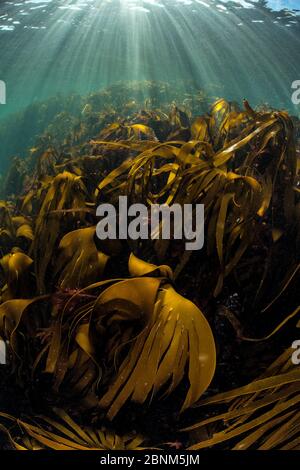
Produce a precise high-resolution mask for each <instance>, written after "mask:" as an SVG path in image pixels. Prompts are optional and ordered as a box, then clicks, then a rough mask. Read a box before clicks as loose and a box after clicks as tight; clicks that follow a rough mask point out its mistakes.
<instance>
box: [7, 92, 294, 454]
mask: <svg viewBox="0 0 300 470" xmlns="http://www.w3.org/2000/svg"><path fill="white" fill-rule="evenodd" d="M149 86H151V87H152V88H153V87H154V85H153V84H149ZM157 87H158V89H160V90H162V89H163V85H162V84H159V85H157ZM133 90H134V91H132V93H133V94H132V96H131V98H130V99H129V100H128V102H127V104H126V103H124V98H122V96H123V93H124V88H122V87H119V88H118V87H115V88H114V89H113V90H109V91H106V92H100V93H99V94H94V95H92V96H91V97H90V98H89V101H88V102H87V103H85V104H84V106H83V107H82V109H81V112H80V116H77V119H75V118H73V117H72V116H68V114H66V113H61V112H60V113H59V114H58V115H57V116H56V118H55V119H53V120H52V122H51V123H50V124H49V125H48V130H47V132H45V133H44V135H43V136H41V138H38V139H37V141H36V143H35V146H34V147H33V148H31V150H30V152H29V154H28V156H27V158H25V159H24V160H22V165H21V167H22V168H23V169H24V175H23V176H22V178H23V183H22V184H20V185H19V186H14V188H15V191H14V194H12V193H11V190H9V191H8V193H7V200H6V201H2V202H1V203H0V240H1V256H2V258H1V260H0V270H1V273H0V274H1V276H0V282H1V292H0V295H1V304H0V334H1V337H2V338H3V339H4V340H5V341H7V342H8V344H9V368H10V370H11V374H12V377H13V380H14V383H15V384H16V386H18V387H20V388H21V389H23V390H27V392H28V394H29V397H38V396H43V397H44V399H45V400H44V402H45V403H44V405H43V409H42V414H43V416H44V418H43V419H42V420H41V423H39V424H38V425H32V424H30V422H29V421H28V420H23V419H21V420H20V419H19V418H12V417H11V416H9V415H8V414H7V413H2V414H1V416H2V417H3V420H4V422H5V423H6V424H5V428H4V429H6V431H7V432H8V436H9V441H10V443H11V444H12V445H13V447H14V448H16V449H21V448H28V449H33V450H35V449H40V448H50V449H61V448H65V447H69V448H74V449H76V448H77V449H79V448H80V449H82V448H84V449H89V448H94V447H96V448H109V449H111V448H122V449H124V448H130V449H132V448H140V446H141V444H142V443H143V442H144V441H143V439H144V438H141V439H140V438H138V437H134V436H133V434H132V433H133V428H132V429H127V427H130V420H129V422H128V421H126V424H125V426H126V429H125V430H124V420H123V418H122V416H123V413H124V412H125V411H126V410H127V411H126V413H127V414H128V413H129V414H131V416H132V417H133V419H134V420H135V423H136V420H137V421H138V422H139V419H141V421H143V419H142V417H143V416H144V414H145V413H147V412H148V411H147V410H153V409H155V407H158V409H162V410H163V411H162V413H163V414H165V415H166V419H167V421H168V420H169V427H168V429H167V431H166V434H163V436H162V438H161V442H159V436H154V435H151V434H149V432H147V429H145V426H143V424H142V423H139V424H138V427H139V431H141V432H139V434H142V435H145V442H147V445H148V444H149V445H150V447H154V446H156V447H157V446H158V445H159V444H161V446H162V447H163V446H164V444H163V442H164V441H165V440H166V439H168V440H169V441H170V440H172V439H173V437H175V438H176V439H179V440H180V441H181V442H182V441H184V442H185V447H186V448H188V449H201V448H206V447H211V446H214V445H218V446H222V445H223V446H224V447H225V448H228V447H226V446H231V443H232V442H233V444H232V446H231V447H232V448H239V449H244V448H257V449H258V448H262V449H264V448H299V442H298V441H299V435H298V429H299V413H298V412H297V410H296V407H297V403H298V401H299V386H298V382H299V378H300V373H299V370H298V369H297V368H296V367H295V366H293V365H292V363H291V350H290V345H291V343H292V342H293V341H294V339H295V336H296V335H297V330H296V325H295V322H296V320H297V317H299V307H298V302H299V299H298V298H297V282H298V280H299V279H298V271H299V241H300V238H299V188H298V184H297V181H298V177H299V150H297V148H296V143H297V140H296V139H297V126H298V127H299V125H298V121H297V120H296V118H293V119H292V118H291V117H290V116H289V115H288V113H287V112H285V111H276V110H273V109H269V108H268V107H267V106H264V107H261V108H257V109H253V108H252V107H251V106H250V104H249V103H248V102H247V101H246V100H245V101H244V103H243V107H239V105H238V104H237V103H231V102H227V101H226V100H225V99H218V100H217V101H215V102H214V104H213V105H212V106H211V107H210V109H207V111H205V112H203V111H200V114H198V113H197V104H195V103H198V105H199V102H200V101H201V100H203V99H204V98H203V96H204V95H203V94H201V93H199V94H196V95H195V96H192V95H191V97H189V98H188V100H187V98H186V97H184V99H183V100H181V102H178V103H176V101H174V102H173V103H171V104H168V103H167V102H166V103H163V104H162V105H161V106H159V102H154V103H149V102H148V101H146V102H145V101H144V99H143V96H142V95H141V96H139V93H140V88H139V87H137V86H136V85H135V88H133ZM127 91H128V89H127ZM161 93H162V92H161ZM112 96H114V101H113V102H111V100H112ZM199 100H200V101H199ZM109 103H110V105H109ZM191 103H192V105H191ZM125 104H126V106H125ZM201 106H202V105H201ZM120 108H121V109H120ZM198 109H199V106H198ZM122 110H123V112H122ZM61 123H64V125H63V126H62V125H61ZM295 129H296V130H295ZM14 165H15V163H14ZM18 167H20V165H19V166H18ZM22 171H23V170H22ZM10 174H11V175H13V176H10V177H9V179H10V180H11V178H13V177H17V178H19V176H16V169H15V166H14V167H13V169H12V171H11V173H10ZM9 193H10V195H9ZM123 195H126V196H127V197H128V198H129V201H130V202H132V203H133V202H140V203H144V204H146V205H147V207H148V208H151V206H152V205H153V204H156V203H159V204H162V203H165V204H168V205H171V204H174V203H178V204H180V205H182V204H186V203H189V204H199V203H200V204H204V207H205V239H206V243H205V247H204V249H203V250H201V251H199V252H189V251H185V248H184V241H182V242H181V241H178V240H174V239H172V237H171V239H170V240H162V239H157V240H147V241H140V242H139V241H130V240H128V241H100V240H98V239H97V237H96V223H97V218H96V207H97V206H98V205H99V204H100V203H102V202H107V201H109V202H112V203H114V202H116V201H117V200H118V198H119V197H120V196H123ZM9 196H10V197H9ZM237 298H238V308H236V300H235V301H233V299H237ZM221 318H222V322H221V320H220V319H221ZM221 324H222V325H224V324H225V325H226V327H227V328H229V330H230V332H231V333H230V335H231V336H230V341H231V343H232V345H231V346H232V347H233V348H237V350H239V351H240V353H241V354H242V353H243V351H247V354H249V355H251V354H252V356H253V358H254V360H255V355H256V351H257V349H256V348H257V347H262V348H265V349H263V351H265V359H263V364H262V365H261V366H260V368H262V369H263V370H264V371H263V374H262V375H260V376H259V374H258V373H257V372H256V368H255V367H254V368H253V370H252V372H251V374H249V375H247V376H246V377H244V376H243V375H242V374H241V375H239V374H238V373H237V374H236V376H235V384H237V386H236V385H235V386H234V387H228V384H227V385H226V384H224V383H223V382H222V380H221V379H220V365H221V364H222V355H224V345H223V339H222V338H223V337H224V331H223V332H221V330H222V328H221V326H220V325H221ZM226 334H227V333H226ZM222 335H223V336H222ZM226 339H227V343H228V341H229V335H228V336H227V337H226ZM272 341H273V343H272ZM274 344H275V350H274V351H272V352H271V354H270V352H269V351H270V347H271V346H272V345H274ZM258 345H260V346H258ZM270 345H271V346H270ZM227 347H229V345H228V344H226V346H225V348H227ZM276 356H279V359H276ZM273 361H275V362H274V363H273V364H272V362H273ZM248 382H249V384H248V385H245V384H247V383H248ZM170 406H172V407H173V411H172V412H171V411H170V409H169V407H170ZM204 406H205V407H208V408H207V409H208V410H209V411H208V412H207V413H206V415H204V416H205V418H203V408H204ZM217 406H218V407H221V412H220V414H216V409H215V408H216V407H217ZM160 407H161V408H160ZM58 408H59V410H60V411H57V409H58ZM52 409H55V410H56V412H57V413H58V415H59V417H60V419H61V420H62V422H63V424H61V423H59V422H57V421H56V420H55V419H52V418H51V416H52ZM124 410H125V411H124ZM80 412H83V416H84V418H82V419H83V422H82V421H81V418H80V417H79V413H80ZM67 413H69V414H70V416H71V417H70V416H69V414H67ZM169 414H170V416H169ZM174 414H175V416H176V424H174V422H173V423H172V419H173V418H172V417H171V415H172V416H173V415H174ZM195 416H196V418H195ZM197 417H198V420H197ZM76 420H79V424H75V421H76ZM91 420H92V422H93V430H92V429H90V428H89V429H88V430H87V431H86V429H87V424H86V423H90V422H91ZM191 421H192V422H191ZM195 421H196V424H195ZM7 422H9V423H11V424H7ZM14 423H15V424H18V425H19V426H20V427H21V429H22V430H23V431H24V432H25V434H28V438H25V439H24V438H21V437H20V436H18V433H17V431H16V427H15V426H14ZM43 423H44V424H43ZM45 423H47V424H45ZM228 423H229V424H228ZM132 426H133V424H132ZM183 428H184V434H182V429H183ZM49 429H50V430H49ZM103 429H105V431H103ZM107 429H108V431H107ZM287 429H289V433H288V434H287V433H286V430H287ZM168 430H169V436H168V435H167V432H168ZM106 432H107V433H108V434H107V435H106V434H105V433H106ZM186 433H188V434H187V436H188V437H182V436H183V435H186ZM174 434H175V436H174ZM122 435H124V436H125V437H124V438H120V437H118V436H122ZM241 435H242V437H241V440H240V441H238V440H237V439H238V438H240V436H241ZM128 436H129V437H128ZM132 436H133V437H132ZM199 436H200V441H199ZM205 436H206V437H205ZM131 437H132V440H131ZM108 441H109V443H108V444H107V442H108ZM174 441H175V439H174Z"/></svg>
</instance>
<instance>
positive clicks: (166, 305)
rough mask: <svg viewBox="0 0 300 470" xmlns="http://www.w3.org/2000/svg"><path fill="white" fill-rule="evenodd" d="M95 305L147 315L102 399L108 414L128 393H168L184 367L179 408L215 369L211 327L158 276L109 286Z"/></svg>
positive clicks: (143, 396) (140, 396)
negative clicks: (185, 383)
mask: <svg viewBox="0 0 300 470" xmlns="http://www.w3.org/2000/svg"><path fill="white" fill-rule="evenodd" d="M149 266H150V265H148V267H149ZM151 285H152V287H151ZM158 289H159V290H158ZM151 292H152V294H151ZM126 304H127V307H126ZM133 306H134V308H133ZM97 308H101V309H103V312H105V313H104V315H105V314H108V313H109V312H115V316H116V321H117V320H118V318H121V317H120V315H123V318H124V312H126V311H127V316H129V317H130V316H132V314H131V315H130V312H136V313H135V316H137V315H138V312H140V317H141V318H143V317H144V318H145V320H146V323H145V325H144V326H143V328H142V331H141V332H140V333H139V335H138V336H137V338H136V339H135V340H134V341H133V343H132V346H131V347H130V351H129V353H128V355H127V357H126V359H125V360H124V361H123V362H122V364H121V365H120V367H119V370H118V373H117V377H116V378H115V380H114V382H113V384H112V385H111V386H110V387H109V390H108V391H107V393H106V394H105V395H104V396H103V397H102V398H101V400H100V406H101V407H104V408H108V417H109V418H110V419H112V418H113V417H114V416H115V415H116V414H117V413H118V411H119V410H120V408H121V407H122V406H123V405H124V404H125V403H126V401H127V400H128V399H131V400H132V401H135V402H138V403H144V402H145V401H146V400H147V398H148V397H149V396H155V395H156V394H157V393H158V391H159V390H161V389H163V387H165V390H164V393H165V395H169V394H170V393H171V392H172V391H173V390H174V389H175V388H176V387H177V386H178V384H179V383H180V382H181V381H182V380H183V378H184V376H185V370H186V367H188V372H187V376H188V381H189V388H188V391H187V395H186V399H185V401H184V404H183V406H182V410H184V409H186V408H188V407H190V406H191V405H192V404H193V403H195V402H196V401H197V400H198V399H199V397H200V396H201V395H202V393H203V392H204V391H205V390H206V389H207V387H208V386H209V384H210V382H211V379H212V377H213V375H214V371H215V365H216V351H215V344H214V339H213V335H212V332H211V329H210V327H209V325H208V323H207V321H206V319H205V318H204V316H203V314H202V313H201V312H200V310H199V309H198V308H197V307H196V306H195V305H194V304H193V303H192V302H190V301H188V300H187V299H185V298H184V297H182V296H180V295H179V294H177V293H176V292H175V290H174V289H173V288H172V287H171V286H170V285H168V284H165V285H163V284H161V281H160V280H159V279H155V278H147V277H145V278H141V279H132V280H130V281H124V282H123V283H118V284H116V285H114V286H112V287H110V288H108V289H107V290H106V291H104V293H103V294H102V295H101V296H100V297H99V299H98V301H97V304H96V306H95V309H96V310H97ZM107 309H108V310H107ZM118 310H119V313H118ZM112 321H113V317H110V322H112Z"/></svg>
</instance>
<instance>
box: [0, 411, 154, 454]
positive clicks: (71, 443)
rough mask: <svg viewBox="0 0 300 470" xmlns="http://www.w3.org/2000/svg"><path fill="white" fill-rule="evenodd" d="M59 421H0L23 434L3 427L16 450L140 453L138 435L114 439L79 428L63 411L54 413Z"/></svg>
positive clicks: (98, 431) (105, 433) (111, 435)
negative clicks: (134, 451)
mask: <svg viewBox="0 0 300 470" xmlns="http://www.w3.org/2000/svg"><path fill="white" fill-rule="evenodd" d="M54 411H55V413H56V415H57V416H58V418H60V421H56V420H54V419H51V418H47V417H41V418H40V419H39V422H38V423H35V424H31V423H29V422H25V421H23V420H20V419H16V418H14V417H12V416H10V415H7V414H5V413H0V417H1V418H3V419H4V420H7V421H12V422H13V423H15V424H16V425H17V426H18V427H20V428H21V429H22V431H23V433H24V434H25V437H22V438H21V439H20V438H18V437H14V436H13V434H14V432H13V431H12V430H10V431H8V429H7V428H6V427H4V426H1V427H0V428H1V429H2V430H3V431H4V432H6V433H7V435H8V437H9V441H10V443H11V444H12V445H13V447H14V448H15V449H16V450H34V451H37V450H84V451H87V450H88V451H93V450H94V451H95V450H98V451H99V450H103V451H104V450H143V449H145V447H143V446H142V444H143V442H144V438H143V437H142V436H140V435H132V436H131V435H124V436H118V435H116V434H114V433H112V432H110V431H107V430H104V429H97V428H92V427H82V426H79V425H78V424H77V423H76V422H75V421H74V420H73V419H72V418H71V417H70V416H69V415H68V414H67V413H65V412H64V411H63V410H60V409H55V410H54Z"/></svg>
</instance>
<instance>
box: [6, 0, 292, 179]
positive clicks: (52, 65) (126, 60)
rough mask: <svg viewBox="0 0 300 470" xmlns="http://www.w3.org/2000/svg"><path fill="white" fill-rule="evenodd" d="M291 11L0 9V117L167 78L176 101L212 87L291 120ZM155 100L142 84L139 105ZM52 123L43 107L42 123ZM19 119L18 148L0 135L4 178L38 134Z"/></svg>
mask: <svg viewBox="0 0 300 470" xmlns="http://www.w3.org/2000/svg"><path fill="white" fill-rule="evenodd" d="M285 7H287V8H290V9H289V10H288V9H284V8H285ZM295 7H296V5H294V4H293V2H289V1H286V2H284V1H282V2H278V1H270V2H264V1H258V2H256V1H216V0H206V1H200V0H199V1H198V0H194V1H193V0H191V1H185V0H177V1H176V0H161V1H158V0H102V1H99V0H97V1H96V0H87V1H79V0H72V1H69V0H68V1H58V0H45V1H43V2H42V1H41V0H28V1H27V2H22V3H21V2H18V1H14V2H8V3H5V4H1V7H0V49H1V59H0V79H1V80H3V81H5V83H6V85H7V100H6V101H7V104H6V105H1V106H0V118H1V117H2V118H4V117H6V116H7V115H10V114H12V113H16V112H19V111H20V110H22V109H24V108H25V107H26V106H30V105H32V104H33V103H37V102H43V101H46V100H48V99H49V98H52V97H54V96H58V95H63V96H71V95H73V94H79V95H84V96H86V95H87V94H88V93H91V92H95V91H99V90H100V89H104V88H106V87H110V86H112V85H113V84H115V83H117V82H119V81H120V80H121V81H135V80H138V81H165V82H168V83H172V86H174V84H175V86H176V87H178V86H181V87H182V95H184V93H186V92H190V90H191V88H192V89H197V90H205V91H207V92H208V93H210V87H211V86H214V87H215V88H216V91H215V93H214V95H215V96H222V97H225V98H226V99H229V100H236V101H241V100H242V99H243V98H247V99H248V100H249V101H250V102H251V103H252V105H253V106H255V105H257V104H260V103H263V102H268V103H270V104H271V105H272V106H273V107H275V108H280V109H289V110H290V111H291V112H292V113H293V114H295V113H297V109H296V108H295V107H294V106H293V104H292V103H291V94H292V91H291V85H292V82H294V81H295V80H297V79H298V77H299V63H300V28H299V16H298V14H297V12H296V11H294V10H292V8H295ZM151 97H152V96H151V89H149V87H145V89H144V91H143V99H144V100H146V99H147V98H151ZM58 99H59V98H58ZM70 99H71V98H70ZM64 103H65V105H66V106H67V104H66V102H64ZM28 112H29V114H30V110H29V111H28ZM51 117H52V114H51V112H50V110H49V116H45V117H43V119H45V120H46V121H50V120H51ZM20 119H22V118H20V116H15V117H13V118H11V122H13V120H15V124H16V127H15V132H14V138H13V140H16V137H15V136H16V135H18V139H17V140H18V145H17V146H13V147H12V146H11V145H10V144H5V142H4V141H3V139H2V146H1V149H0V161H1V163H0V172H1V171H2V172H3V171H4V170H5V168H6V167H7V161H8V159H9V158H10V157H11V156H12V153H17V154H19V153H20V152H21V151H23V149H24V145H23V144H22V143H23V142H24V141H26V142H27V141H28V140H30V138H31V139H32V138H33V136H34V135H35V134H36V133H37V131H39V129H37V128H36V126H35V125H33V126H32V127H31V125H30V122H27V124H26V126H25V128H24V126H22V127H21V128H20V127H18V126H19V121H20ZM29 120H30V121H32V118H30V119H29ZM27 121H28V120H27ZM33 121H35V119H33ZM4 132H6V131H4ZM8 134H10V132H9V131H8V132H6V135H8Z"/></svg>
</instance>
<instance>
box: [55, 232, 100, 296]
mask: <svg viewBox="0 0 300 470" xmlns="http://www.w3.org/2000/svg"><path fill="white" fill-rule="evenodd" d="M95 236H96V228H95V227H87V228H83V229H80V230H75V231H73V232H69V233H68V234H67V235H65V236H64V237H63V239H62V240H61V242H60V244H59V255H58V260H57V265H56V272H57V273H60V277H59V280H58V284H59V286H60V287H61V288H62V289H67V288H72V289H77V288H79V287H86V286H88V285H89V284H92V283H94V282H96V281H97V280H100V279H101V277H102V276H103V273H104V270H105V266H106V263H107V261H108V259H109V256H107V255H105V254H104V253H101V252H100V251H98V250H97V247H96V245H95V241H94V238H95Z"/></svg>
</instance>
